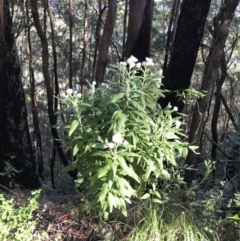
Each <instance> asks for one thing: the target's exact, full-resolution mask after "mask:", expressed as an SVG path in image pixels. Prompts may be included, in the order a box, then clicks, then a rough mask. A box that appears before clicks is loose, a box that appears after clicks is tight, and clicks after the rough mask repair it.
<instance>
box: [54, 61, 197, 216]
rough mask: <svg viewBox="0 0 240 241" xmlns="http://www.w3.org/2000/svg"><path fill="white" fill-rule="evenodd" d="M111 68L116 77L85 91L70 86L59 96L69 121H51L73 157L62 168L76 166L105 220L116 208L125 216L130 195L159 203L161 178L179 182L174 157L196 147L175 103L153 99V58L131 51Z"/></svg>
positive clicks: (156, 88) (156, 89)
mask: <svg viewBox="0 0 240 241" xmlns="http://www.w3.org/2000/svg"><path fill="white" fill-rule="evenodd" d="M127 64H128V67H127ZM113 71H114V73H115V74H114V75H115V76H116V79H115V80H114V81H112V80H109V81H107V82H106V83H104V84H102V85H101V86H99V88H97V89H96V88H95V84H96V83H95V82H93V83H92V84H89V87H90V88H88V89H85V90H84V95H83V96H82V94H81V93H79V92H78V91H77V90H75V91H73V90H71V89H69V90H68V93H67V95H66V96H65V97H64V98H60V100H61V102H62V104H65V110H63V111H61V114H63V115H65V116H67V117H68V118H70V123H69V124H58V125H56V126H55V127H56V128H57V129H58V130H63V131H65V132H67V133H68V135H67V136H64V137H63V142H64V143H65V145H66V147H67V149H68V151H72V153H73V156H74V159H75V160H74V162H72V163H71V165H69V166H68V167H66V168H65V169H64V170H65V171H70V170H74V169H77V172H78V177H77V180H76V185H77V187H80V188H83V189H85V190H87V191H88V195H89V196H91V200H92V205H93V207H95V206H96V205H98V204H99V205H100V207H101V208H100V213H99V214H100V216H101V217H102V218H104V219H107V218H108V215H109V213H111V212H113V210H114V209H115V208H116V209H119V210H121V212H122V213H123V214H124V215H125V216H126V215H127V204H130V203H131V200H132V198H133V197H134V198H142V199H146V198H149V197H150V194H151V195H152V200H154V201H155V202H158V203H162V202H163V196H161V194H160V193H159V192H158V190H157V186H158V184H159V182H165V181H168V182H181V177H180V174H179V165H178V162H177V160H178V159H179V160H180V159H181V158H185V157H186V155H187V153H188V149H189V148H191V149H192V150H194V149H195V147H193V146H189V144H188V143H187V142H185V141H184V138H185V135H184V133H183V130H182V128H181V125H182V122H181V117H182V114H175V113H177V107H174V106H168V107H166V108H165V109H162V108H161V107H160V106H159V105H157V104H156V100H157V98H158V97H159V96H161V97H164V93H165V91H164V90H162V89H161V88H160V87H161V76H160V75H159V74H158V73H157V71H156V69H155V67H154V66H153V62H152V60H151V59H149V58H146V61H145V62H144V63H139V62H138V61H137V59H135V58H134V57H133V56H132V57H130V58H129V59H128V60H127V63H125V62H123V63H120V65H119V66H118V67H114V66H113ZM149 191H150V192H149Z"/></svg>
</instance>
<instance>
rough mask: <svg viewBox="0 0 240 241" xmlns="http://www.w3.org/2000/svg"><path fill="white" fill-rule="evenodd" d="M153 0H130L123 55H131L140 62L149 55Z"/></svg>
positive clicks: (127, 56)
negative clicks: (124, 52)
mask: <svg viewBox="0 0 240 241" xmlns="http://www.w3.org/2000/svg"><path fill="white" fill-rule="evenodd" d="M152 17H153V0H130V2H129V22H128V31H127V43H126V54H125V57H126V58H129V57H130V56H131V55H133V56H134V57H136V58H137V59H138V60H139V61H140V62H142V61H145V59H146V57H150V45H151V33H152Z"/></svg>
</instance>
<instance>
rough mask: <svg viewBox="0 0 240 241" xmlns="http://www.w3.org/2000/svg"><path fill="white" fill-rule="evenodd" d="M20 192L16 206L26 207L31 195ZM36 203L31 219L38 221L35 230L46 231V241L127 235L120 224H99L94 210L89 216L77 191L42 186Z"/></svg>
mask: <svg viewBox="0 0 240 241" xmlns="http://www.w3.org/2000/svg"><path fill="white" fill-rule="evenodd" d="M20 193H21V195H19V197H16V196H15V197H14V199H15V206H24V205H26V204H27V202H28V198H29V197H30V196H31V195H30V191H28V190H20ZM8 196H9V194H8ZM38 202H39V206H38V208H37V209H36V210H35V211H34V212H33V216H34V218H35V219H38V221H37V223H38V224H37V227H36V231H38V232H39V233H42V232H47V234H48V238H47V239H46V241H48V240H51V241H52V240H58V241H70V240H74V241H97V240H98V241H100V240H113V239H112V238H113V237H116V239H114V240H125V237H126V236H127V233H128V232H127V233H126V228H124V229H125V231H124V230H123V226H121V225H119V222H116V221H114V220H111V221H109V222H108V223H105V222H103V221H101V222H100V220H99V218H98V216H97V214H94V210H91V214H90V210H88V209H87V208H88V206H87V205H86V201H84V200H83V199H82V198H81V196H80V194H79V193H77V192H76V191H75V192H72V191H71V193H66V192H64V191H63V189H62V187H57V188H56V189H52V188H50V187H47V188H46V186H43V187H42V190H41V194H40V197H39V200H38ZM113 233H114V234H113Z"/></svg>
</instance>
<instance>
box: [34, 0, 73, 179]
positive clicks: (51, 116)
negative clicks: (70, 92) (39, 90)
mask: <svg viewBox="0 0 240 241" xmlns="http://www.w3.org/2000/svg"><path fill="white" fill-rule="evenodd" d="M37 4H38V3H37V0H32V1H31V8H32V16H33V21H34V24H35V27H36V30H37V33H38V35H39V37H40V40H41V47H42V70H43V76H44V81H45V86H46V90H47V103H48V117H49V123H50V126H51V132H52V136H53V139H54V145H55V147H56V148H57V151H58V155H59V157H60V159H61V161H62V163H63V165H64V166H67V165H68V164H69V162H68V160H67V158H66V156H65V154H64V152H63V149H62V145H61V143H60V141H59V136H58V133H57V130H56V128H53V127H52V126H53V125H55V124H56V118H55V112H54V108H53V105H54V104H53V87H52V83H51V78H50V75H49V72H48V71H49V52H48V41H47V37H46V35H45V34H44V32H43V30H42V27H41V23H40V19H39V13H38V5H37ZM69 174H70V175H71V176H72V177H74V178H75V173H74V172H69Z"/></svg>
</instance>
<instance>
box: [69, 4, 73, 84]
mask: <svg viewBox="0 0 240 241" xmlns="http://www.w3.org/2000/svg"><path fill="white" fill-rule="evenodd" d="M72 37H73V19H72V0H69V41H70V42H69V88H71V89H72V88H73V83H72V55H73V40H72Z"/></svg>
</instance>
